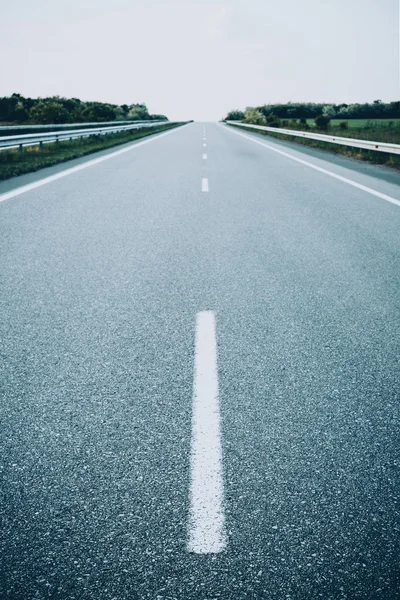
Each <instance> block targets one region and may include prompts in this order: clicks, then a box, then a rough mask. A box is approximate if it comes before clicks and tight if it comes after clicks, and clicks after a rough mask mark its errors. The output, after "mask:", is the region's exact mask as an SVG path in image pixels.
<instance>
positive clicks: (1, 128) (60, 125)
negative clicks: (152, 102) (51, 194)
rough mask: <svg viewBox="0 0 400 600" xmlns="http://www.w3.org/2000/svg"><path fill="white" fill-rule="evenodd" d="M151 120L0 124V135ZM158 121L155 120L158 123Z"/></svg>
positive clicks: (147, 121) (128, 123) (147, 120)
mask: <svg viewBox="0 0 400 600" xmlns="http://www.w3.org/2000/svg"><path fill="white" fill-rule="evenodd" d="M149 122H151V121H150V119H141V120H135V121H133V120H132V121H101V122H99V121H97V122H91V123H53V124H51V125H47V124H46V125H0V135H1V134H3V132H7V131H15V130H16V131H18V129H22V130H24V129H41V130H46V129H48V130H50V131H55V130H56V129H68V127H69V128H70V129H71V127H73V128H74V129H78V128H79V127H105V126H107V125H115V126H117V125H131V124H132V123H149ZM158 122H159V121H157V123H158ZM163 122H165V123H168V121H167V120H165V119H164V121H163Z"/></svg>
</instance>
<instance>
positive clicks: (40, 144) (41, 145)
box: [39, 142, 43, 150]
mask: <svg viewBox="0 0 400 600" xmlns="http://www.w3.org/2000/svg"><path fill="white" fill-rule="evenodd" d="M42 149H43V142H39V150H42Z"/></svg>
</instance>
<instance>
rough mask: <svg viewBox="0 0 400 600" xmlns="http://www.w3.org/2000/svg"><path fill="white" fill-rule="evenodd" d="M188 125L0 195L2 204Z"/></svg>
mask: <svg viewBox="0 0 400 600" xmlns="http://www.w3.org/2000/svg"><path fill="white" fill-rule="evenodd" d="M187 125H191V123H187V124H186V125H181V126H180V127H174V128H173V129H171V130H170V131H165V132H164V133H160V134H158V135H157V134H156V135H155V136H154V137H151V138H150V139H147V140H143V141H141V142H137V143H136V144H135V143H134V141H133V143H132V145H130V146H128V147H127V148H122V149H121V150H117V151H116V152H112V153H111V154H107V155H106V156H101V157H100V158H94V159H93V160H89V161H87V162H84V163H82V164H81V165H77V166H76V167H71V168H70V169H65V171H61V172H60V173H56V174H55V175H50V176H49V177H45V178H44V179H39V181H35V182H33V183H28V184H27V185H23V186H21V187H17V188H15V189H14V190H11V191H10V192H5V193H4V194H0V202H4V201H5V200H9V199H11V198H15V197H16V196H20V195H21V194H25V192H29V191H30V190H34V189H35V188H38V187H40V186H42V185H46V184H47V183H51V182H52V181H56V180H57V179H61V178H62V177H67V175H72V174H73V173H76V172H77V171H82V170H83V169H87V168H88V167H92V166H93V165H97V164H99V163H101V162H104V161H106V160H109V159H110V158H114V156H119V155H120V154H124V153H125V152H130V151H131V150H134V149H135V148H138V147H139V146H144V145H145V144H149V143H150V142H154V141H155V140H159V139H160V138H161V137H164V136H165V135H170V134H171V133H175V132H176V131H178V130H179V129H182V128H183V127H186V126H187Z"/></svg>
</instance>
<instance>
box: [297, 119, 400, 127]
mask: <svg viewBox="0 0 400 600" xmlns="http://www.w3.org/2000/svg"><path fill="white" fill-rule="evenodd" d="M343 121H346V123H348V127H349V129H375V128H383V127H387V128H390V127H400V119H332V120H331V122H330V126H331V127H333V128H336V127H339V123H343ZM389 123H392V125H389ZM307 124H308V125H310V127H315V123H314V119H307Z"/></svg>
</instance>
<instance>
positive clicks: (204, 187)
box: [201, 177, 208, 192]
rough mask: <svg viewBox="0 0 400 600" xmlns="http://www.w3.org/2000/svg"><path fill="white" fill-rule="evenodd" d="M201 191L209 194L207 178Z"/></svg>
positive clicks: (202, 182)
mask: <svg viewBox="0 0 400 600" xmlns="http://www.w3.org/2000/svg"><path fill="white" fill-rule="evenodd" d="M201 191H202V192H208V179H207V177H203V179H202V180H201Z"/></svg>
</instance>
